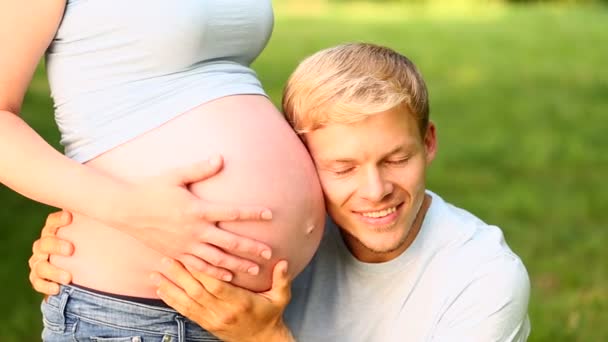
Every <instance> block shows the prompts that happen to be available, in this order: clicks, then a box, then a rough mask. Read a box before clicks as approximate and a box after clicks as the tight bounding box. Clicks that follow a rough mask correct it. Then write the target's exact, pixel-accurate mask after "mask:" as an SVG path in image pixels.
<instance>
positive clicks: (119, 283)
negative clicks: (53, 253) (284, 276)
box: [52, 95, 325, 298]
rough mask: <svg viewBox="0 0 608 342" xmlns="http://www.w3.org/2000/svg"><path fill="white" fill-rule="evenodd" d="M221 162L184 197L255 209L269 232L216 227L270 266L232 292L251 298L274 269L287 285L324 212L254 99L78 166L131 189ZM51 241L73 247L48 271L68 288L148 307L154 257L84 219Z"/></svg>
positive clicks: (269, 114)
mask: <svg viewBox="0 0 608 342" xmlns="http://www.w3.org/2000/svg"><path fill="white" fill-rule="evenodd" d="M213 154H221V155H222V156H223V157H224V168H223V170H222V171H221V172H220V173H219V174H218V175H217V176H214V177H213V178H210V179H208V180H205V181H203V182H199V183H195V184H193V185H192V187H191V190H192V191H193V193H195V194H196V195H198V196H199V197H201V198H204V199H207V200H210V201H215V202H219V203H229V204H244V205H251V204H255V205H263V206H267V207H268V208H270V209H271V210H272V212H273V219H272V221H269V222H223V223H220V226H221V227H222V228H224V229H227V230H230V231H233V232H236V233H238V234H240V235H244V236H248V237H252V238H254V239H256V240H259V241H262V242H265V243H267V244H269V245H270V246H271V247H272V248H273V259H272V260H270V261H266V260H263V259H253V260H254V261H256V262H258V263H260V265H261V269H260V274H259V275H258V276H251V275H248V274H244V273H243V274H241V273H239V274H236V275H235V278H234V279H233V283H234V284H236V285H239V286H242V287H246V288H249V289H251V290H254V291H264V290H266V289H268V288H269V287H270V283H271V272H272V267H273V266H274V264H275V263H276V262H277V261H278V260H280V259H287V260H288V261H289V268H290V272H291V273H292V275H295V274H297V273H299V272H300V271H301V270H302V269H303V268H304V267H305V265H306V264H307V263H308V262H309V261H310V259H311V257H312V255H313V254H314V252H315V251H316V249H317V247H318V245H319V241H320V239H321V236H322V231H323V225H324V217H325V211H324V204H323V197H322V193H321V189H320V185H319V182H318V179H317V175H316V171H315V169H314V166H313V164H312V161H311V159H310V157H309V155H308V153H307V152H306V149H305V147H304V146H303V144H302V143H301V141H300V140H299V139H298V137H297V136H296V135H295V133H294V132H293V131H292V130H291V128H290V127H289V125H288V124H287V123H286V121H285V120H284V119H283V117H282V116H281V115H280V113H279V112H278V111H277V110H276V109H275V108H274V106H273V105H272V103H270V101H268V99H266V98H265V97H262V96H253V95H252V96H246V95H243V96H230V97H225V98H221V99H218V100H215V101H212V102H209V103H206V104H204V105H201V106H199V107H197V108H195V109H193V110H191V111H189V112H187V113H184V114H182V115H180V116H178V117H177V118H175V119H173V120H171V121H169V122H168V123H166V124H164V125H163V126H161V127H159V128H157V129H155V130H153V131H150V132H147V133H146V134H145V135H142V136H140V137H138V138H136V139H134V140H132V141H129V142H128V143H125V144H123V145H121V146H119V147H117V148H115V149H113V150H111V151H109V152H106V153H105V154H103V155H101V156H99V157H97V158H96V159H94V160H92V161H90V162H89V163H88V165H89V166H91V167H94V168H96V169H99V170H102V171H104V172H106V173H108V174H111V175H113V176H116V177H119V178H121V179H125V180H137V179H141V178H142V177H149V176H153V175H157V174H159V173H162V172H163V171H167V170H170V169H174V168H175V167H178V166H181V165H188V164H191V163H193V162H197V161H200V160H204V159H206V158H208V157H209V156H211V155H213ZM59 234H60V236H62V237H64V238H66V239H68V240H70V241H72V242H73V243H74V244H75V247H76V248H75V253H74V255H73V256H71V257H69V258H62V257H54V258H53V259H52V262H53V263H54V264H56V265H57V266H60V267H63V268H66V269H67V270H69V271H70V272H72V275H73V281H74V283H76V284H80V285H83V286H87V287H91V288H94V289H98V290H101V291H106V292H111V293H117V294H125V295H132V296H140V297H150V298H153V297H156V295H155V289H154V287H153V286H152V284H151V283H150V281H149V280H148V274H149V272H151V271H153V270H158V269H159V268H160V259H161V257H162V256H161V255H160V254H159V253H157V252H155V251H154V250H151V249H150V248H148V247H146V246H144V245H143V244H141V243H140V242H139V241H137V240H135V239H134V238H132V237H130V236H128V235H126V234H124V233H121V232H119V231H118V230H115V229H112V227H108V226H105V225H103V224H101V223H99V222H97V221H94V220H91V219H89V218H87V217H83V216H79V215H75V216H74V221H73V223H72V224H71V225H70V226H67V227H65V228H62V229H61V230H60V232H59Z"/></svg>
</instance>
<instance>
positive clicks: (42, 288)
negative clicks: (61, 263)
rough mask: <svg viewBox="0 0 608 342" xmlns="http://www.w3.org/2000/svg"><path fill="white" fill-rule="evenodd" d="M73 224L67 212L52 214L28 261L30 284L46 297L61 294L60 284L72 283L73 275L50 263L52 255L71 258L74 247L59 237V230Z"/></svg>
mask: <svg viewBox="0 0 608 342" xmlns="http://www.w3.org/2000/svg"><path fill="white" fill-rule="evenodd" d="M70 222H72V216H71V215H70V214H69V213H68V212H66V211H63V212H57V213H53V214H50V215H49V216H48V217H47V219H46V224H45V225H44V228H42V233H41V235H40V239H38V240H36V241H35V242H34V245H33V248H32V249H33V254H32V256H31V257H30V260H29V261H28V264H29V266H30V283H31V284H32V287H34V290H36V291H38V292H40V293H42V294H45V295H56V294H58V293H59V284H64V285H67V284H69V283H70V282H71V281H72V275H71V274H70V273H69V272H67V271H65V270H62V269H60V268H57V267H55V266H53V265H51V263H50V262H49V256H50V255H62V256H70V255H72V253H73V252H74V246H73V245H72V244H71V243H70V242H69V241H66V240H61V239H60V238H58V237H57V230H59V228H61V227H63V226H66V225H68V224H70Z"/></svg>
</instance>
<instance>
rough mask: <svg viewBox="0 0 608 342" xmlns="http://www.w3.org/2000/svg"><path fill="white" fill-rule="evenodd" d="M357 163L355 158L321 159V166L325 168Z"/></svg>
mask: <svg viewBox="0 0 608 342" xmlns="http://www.w3.org/2000/svg"><path fill="white" fill-rule="evenodd" d="M355 161H356V160H355V159H353V158H339V159H321V160H320V164H321V165H323V166H333V165H336V164H352V163H354V162H355Z"/></svg>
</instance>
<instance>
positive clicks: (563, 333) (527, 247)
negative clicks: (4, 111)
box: [0, 0, 608, 342]
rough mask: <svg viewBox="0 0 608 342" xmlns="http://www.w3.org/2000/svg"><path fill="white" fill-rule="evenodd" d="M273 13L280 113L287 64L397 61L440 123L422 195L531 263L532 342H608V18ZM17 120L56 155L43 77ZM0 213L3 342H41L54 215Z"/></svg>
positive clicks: (376, 6) (589, 8)
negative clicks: (454, 208)
mask: <svg viewBox="0 0 608 342" xmlns="http://www.w3.org/2000/svg"><path fill="white" fill-rule="evenodd" d="M566 2H568V1H566ZM274 3H275V11H276V13H275V15H276V23H275V31H274V35H273V37H272V39H271V41H270V43H269V45H268V48H267V49H266V50H265V51H264V53H263V54H262V55H261V56H260V58H259V59H258V60H257V61H256V62H255V64H254V68H255V70H256V71H257V72H258V74H259V76H260V78H261V79H262V81H263V83H264V85H265V87H266V89H267V91H268V92H269V93H270V95H271V96H272V98H273V100H274V101H275V103H279V100H280V93H281V89H282V85H283V84H284V82H285V80H286V78H287V76H288V75H289V73H290V71H291V70H293V68H294V67H295V65H296V64H297V63H298V62H299V61H300V60H301V59H302V58H303V57H305V56H306V55H308V54H310V53H312V52H314V51H316V50H319V49H321V48H325V47H328V46H331V45H335V44H338V43H341V42H345V41H369V42H375V43H379V44H384V45H388V46H390V47H393V48H395V49H397V50H399V51H400V52H402V53H404V54H406V55H407V56H408V57H410V58H411V59H412V60H413V61H414V62H415V63H416V64H417V65H418V67H419V68H420V69H421V71H422V73H423V75H424V77H425V78H426V80H427V83H428V86H429V89H430V94H431V118H432V120H434V121H435V123H436V124H437V127H438V136H439V153H438V156H437V159H436V160H435V162H434V164H433V166H432V168H431V171H430V177H429V188H430V189H432V190H433V191H435V192H437V193H439V194H441V195H442V196H444V198H446V199H447V200H448V201H450V202H452V203H454V204H456V205H458V206H461V207H464V208H466V209H468V210H470V211H472V212H473V213H475V214H477V215H478V216H479V217H481V218H482V219H484V220H485V221H487V222H489V223H492V224H496V225H498V226H500V227H501V228H502V229H503V230H504V233H505V235H506V238H507V241H508V242H509V244H510V246H511V247H512V249H513V250H514V251H515V252H516V253H518V254H519V255H520V256H521V257H522V259H523V260H524V262H525V264H526V266H527V268H528V271H529V273H530V277H531V281H532V297H531V302H530V310H529V312H530V318H531V322H532V335H531V337H530V341H608V324H606V323H607V322H608V252H606V251H605V250H604V249H603V248H604V247H605V243H606V242H607V240H606V238H607V235H608V233H607V229H606V228H607V227H606V225H607V223H608V191H607V190H608V187H607V186H606V185H605V184H604V178H605V177H606V176H607V175H608V137H607V134H606V128H607V127H608V120H607V119H606V114H607V113H606V112H607V111H608V67H607V64H608V8H606V7H602V6H599V5H596V6H594V5H580V4H579V5H555V4H551V5H546V4H536V5H505V4H502V3H500V2H496V1H485V2H484V1H456V2H454V1H452V2H446V1H414V3H415V4H405V3H404V2H403V1H376V2H352V1H332V2H327V1H321V0H310V1H286V0H284V1H275V2H274ZM480 3H483V4H480ZM3 53H4V52H3ZM22 112H23V113H22V114H23V117H24V118H25V119H26V120H27V121H28V123H30V124H31V125H32V126H33V127H34V128H35V129H36V130H37V131H38V132H39V133H40V134H41V135H43V136H44V137H45V139H47V140H48V141H49V142H50V143H52V144H53V145H54V146H56V147H57V148H60V147H59V145H58V141H59V136H58V133H57V128H56V126H55V124H54V122H53V119H52V104H51V101H50V98H49V95H48V85H47V83H46V80H45V76H44V68H43V65H41V66H40V68H39V70H38V71H37V73H36V76H35V78H34V80H33V82H32V84H31V87H30V89H29V91H28V94H27V96H26V98H25V104H24V107H23V111H22ZM14 148H19V146H14ZM52 181H53V180H52V179H49V182H52ZM0 204H1V206H0V226H1V229H0V244H1V245H0V253H1V254H0V284H1V286H2V295H1V296H0V298H1V299H0V308H2V310H0V341H2V342H14V341H37V340H40V337H39V336H40V330H41V324H40V314H39V309H38V305H39V302H40V299H41V297H40V296H39V295H37V294H35V293H34V292H33V290H31V288H30V285H29V282H28V278H27V276H28V267H27V259H28V257H29V253H30V250H31V243H32V242H33V241H34V240H35V239H36V236H37V234H38V232H39V229H40V228H41V226H42V225H43V222H44V218H45V215H46V214H47V213H49V212H50V211H52V210H53V209H51V208H48V207H45V206H42V205H39V204H36V203H34V202H32V201H30V200H28V199H25V198H23V197H21V196H19V195H17V194H16V193H14V192H12V191H11V190H9V189H7V188H6V187H3V186H2V185H0Z"/></svg>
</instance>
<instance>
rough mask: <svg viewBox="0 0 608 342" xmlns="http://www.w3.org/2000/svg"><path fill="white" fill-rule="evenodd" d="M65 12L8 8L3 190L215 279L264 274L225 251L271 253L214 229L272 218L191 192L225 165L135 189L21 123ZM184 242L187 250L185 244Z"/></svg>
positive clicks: (16, 3)
mask: <svg viewBox="0 0 608 342" xmlns="http://www.w3.org/2000/svg"><path fill="white" fill-rule="evenodd" d="M64 10H65V0H28V1H22V0H3V1H2V2H0V50H1V51H2V53H0V182H1V183H3V184H5V185H6V186H8V187H9V188H11V189H13V190H14V191H16V192H18V193H20V194H22V195H24V196H26V197H28V198H31V199H33V200H36V201H38V202H42V203H44V204H47V205H50V206H54V207H58V208H65V209H67V210H69V211H72V212H77V213H80V214H83V215H86V216H88V217H91V218H93V219H96V220H99V221H102V222H104V223H106V224H108V225H111V226H113V227H115V228H117V229H120V230H122V231H124V232H126V233H129V234H131V235H133V236H135V237H136V238H138V239H140V240H142V241H143V242H145V243H146V244H148V245H149V246H151V247H152V248H154V249H156V250H157V251H159V252H161V253H163V254H165V255H169V256H171V257H174V258H177V259H180V260H182V261H184V262H187V263H188V264H190V265H192V266H193V267H196V268H197V269H201V270H211V271H210V273H212V274H213V272H214V271H215V272H216V273H218V272H219V271H218V268H214V266H213V265H222V266H225V268H227V269H233V270H235V271H243V270H248V269H251V268H252V267H254V268H255V266H256V265H255V264H254V263H252V262H250V261H248V260H245V259H242V258H237V257H234V256H231V255H229V254H227V253H225V252H224V251H223V250H225V251H228V252H246V253H249V254H253V255H255V256H260V255H261V256H263V257H267V258H269V254H270V248H269V247H268V246H266V245H264V244H262V243H259V242H256V241H254V240H251V239H246V238H243V237H239V236H236V235H234V234H231V233H228V232H226V231H223V230H221V229H219V228H217V227H216V226H215V225H213V224H210V223H209V222H210V221H230V220H239V219H269V218H270V215H271V214H270V212H269V211H268V210H266V209H264V208H260V207H254V206H252V207H238V208H237V207H230V206H220V205H214V204H213V203H209V202H205V201H202V200H200V199H199V198H198V197H196V196H194V195H193V194H192V193H190V192H189V191H188V189H187V185H188V184H190V183H192V182H196V181H200V180H204V179H205V178H207V177H209V176H210V175H211V174H214V173H215V172H217V171H218V170H219V169H220V168H221V160H219V161H218V162H217V163H215V164H210V163H209V162H203V163H201V164H199V165H194V166H192V167H189V168H185V169H180V170H175V171H173V172H170V173H167V174H165V175H162V176H159V177H156V178H153V179H149V180H147V181H146V182H145V183H142V184H128V183H124V182H121V181H119V180H117V179H114V178H112V177H110V176H108V175H106V174H103V173H101V172H98V171H96V170H95V169H93V168H90V167H87V166H86V165H81V164H79V163H77V162H75V161H73V160H70V159H69V158H67V157H65V156H63V155H62V154H61V153H59V152H58V151H56V150H55V149H54V148H53V147H51V146H50V145H49V144H48V143H46V141H44V139H43V138H42V137H40V135H38V134H37V133H36V132H35V131H34V130H33V129H32V128H31V127H30V126H28V125H27V124H26V123H25V122H24V121H23V120H22V119H21V118H20V117H19V116H18V115H17V114H18V113H19V112H20V110H21V104H22V101H23V97H24V94H25V92H26V90H27V87H28V84H29V82H30V80H31V78H32V75H33V73H34V71H35V69H36V66H37V64H38V62H39V60H40V58H41V57H42V54H43V53H44V51H45V49H46V48H47V47H48V46H49V44H50V42H51V40H52V39H53V37H54V35H55V32H56V31H57V28H58V26H59V23H60V21H61V18H62V15H63V11H64ZM83 189H85V190H83ZM176 237H177V238H179V240H181V241H184V242H187V243H184V244H181V245H180V244H177V243H176V241H172V239H174V238H176ZM210 244H211V245H214V246H217V247H220V248H215V247H210ZM176 246H177V248H176ZM222 249H223V250H222ZM218 275H219V274H218ZM219 276H225V277H230V276H231V274H230V273H229V272H222V274H221V275H219Z"/></svg>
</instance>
